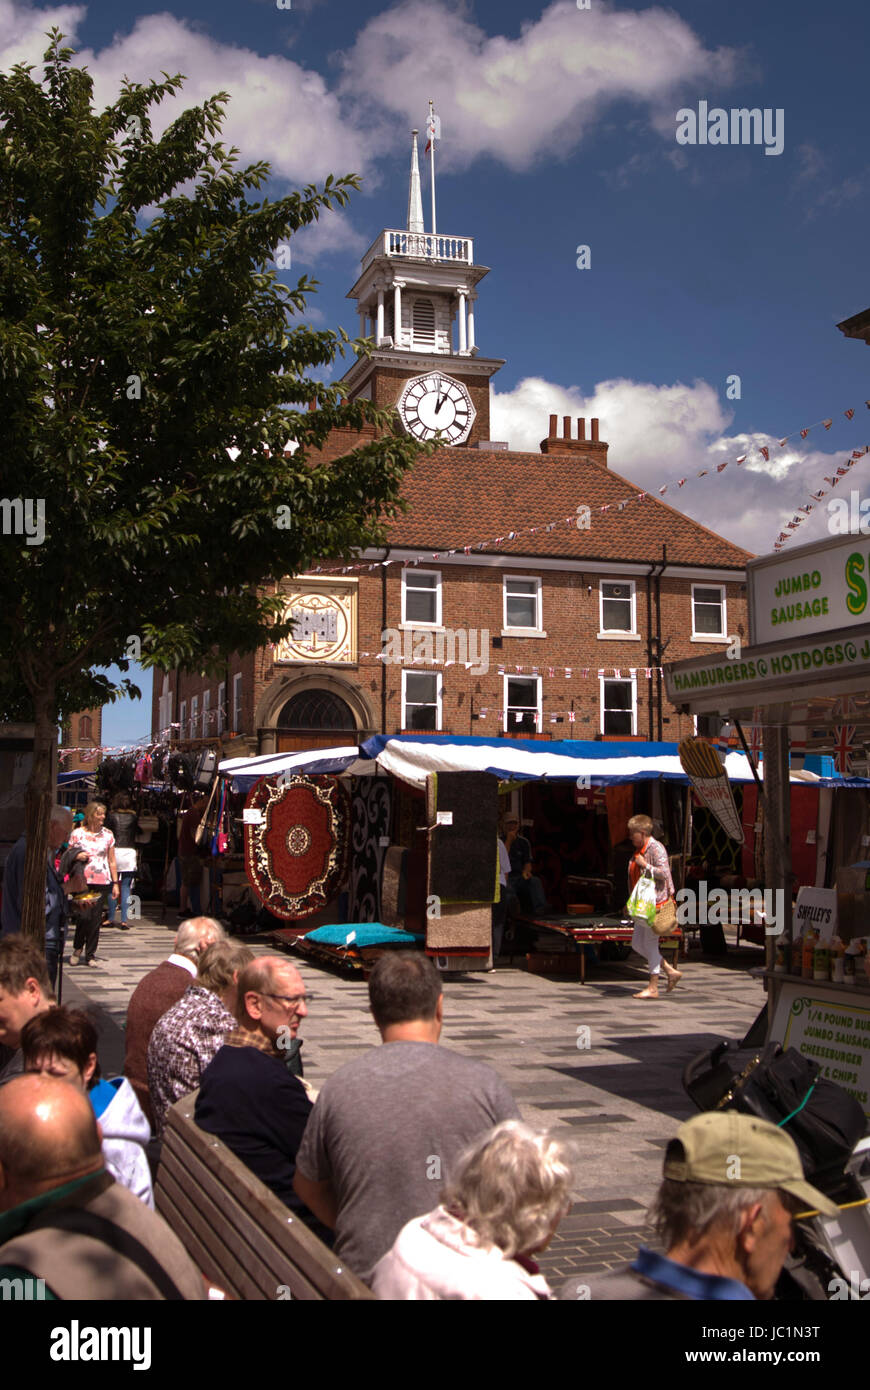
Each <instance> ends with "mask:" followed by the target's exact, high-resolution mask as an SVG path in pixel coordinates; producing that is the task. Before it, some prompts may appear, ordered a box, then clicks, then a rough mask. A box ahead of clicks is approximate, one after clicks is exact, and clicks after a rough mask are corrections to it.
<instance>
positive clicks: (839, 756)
mask: <svg viewBox="0 0 870 1390" xmlns="http://www.w3.org/2000/svg"><path fill="white" fill-rule="evenodd" d="M855 727H856V726H855V725H854V724H840V725H838V727H837V728H836V729H835V730H834V734H835V738H834V766H835V767H836V769H837V771H838V772H839V774H840V776H841V777H848V776H850V774H851V772H852V754H853V753H854V752H855V751H856V750H855V743H854V739H855Z"/></svg>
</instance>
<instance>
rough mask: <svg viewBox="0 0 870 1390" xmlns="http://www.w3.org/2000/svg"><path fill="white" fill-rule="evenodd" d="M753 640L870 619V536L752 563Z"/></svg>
mask: <svg viewBox="0 0 870 1390" xmlns="http://www.w3.org/2000/svg"><path fill="white" fill-rule="evenodd" d="M746 570H747V575H748V578H749V624H750V640H751V642H753V643H755V644H761V643H764V642H776V641H780V640H782V639H783V638H802V637H806V636H809V635H811V634H813V633H817V632H830V631H833V630H835V629H839V628H844V627H853V626H857V625H860V624H864V623H867V622H870V602H868V599H870V538H868V537H866V536H862V535H849V536H840V537H837V538H836V539H834V540H827V541H820V542H817V543H815V544H813V545H804V546H800V547H799V548H798V549H797V550H792V551H791V552H790V553H789V554H788V555H780V554H776V555H770V556H769V555H765V556H762V557H761V559H758V560H751V561H750V562H749V564H748V565H747V567H746Z"/></svg>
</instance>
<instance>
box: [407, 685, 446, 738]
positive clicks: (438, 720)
mask: <svg viewBox="0 0 870 1390" xmlns="http://www.w3.org/2000/svg"><path fill="white" fill-rule="evenodd" d="M408 676H433V677H434V679H435V707H436V713H435V728H434V729H432V730H428V729H421V730H420V733H440V732H441V728H442V722H443V721H442V710H443V699H444V677H443V676H442V675H441V672H440V671H402V728H403V729H410V727H411V725H410V724H409V723H408V681H407V677H408ZM412 704H413V707H414V708H415V709H419V708H421V706H420V705H419V704H418V703H417V702H416V701H413V702H412ZM424 708H430V707H429V706H425V707H424Z"/></svg>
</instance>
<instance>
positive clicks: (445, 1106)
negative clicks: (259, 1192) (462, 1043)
mask: <svg viewBox="0 0 870 1390" xmlns="http://www.w3.org/2000/svg"><path fill="white" fill-rule="evenodd" d="M369 999H370V1002H371V1009H372V1014H373V1015H374V1020H375V1023H376V1024H377V1026H378V1029H379V1031H380V1034H381V1038H382V1040H383V1041H382V1045H381V1046H380V1047H375V1048H372V1050H371V1051H370V1052H367V1053H366V1054H365V1055H364V1056H362V1057H358V1058H356V1059H355V1060H354V1061H352V1062H348V1063H346V1065H345V1066H343V1067H340V1068H339V1069H338V1071H337V1072H335V1073H334V1075H333V1076H331V1077H330V1078H329V1080H328V1081H327V1082H326V1084H325V1086H324V1087H323V1089H322V1091H321V1092H320V1095H319V1097H318V1100H317V1103H316V1104H315V1106H314V1109H313V1110H312V1112H311V1116H310V1118H309V1120H308V1124H307V1126H306V1129H305V1134H304V1135H303V1138H302V1143H301V1145H300V1148H299V1151H298V1153H297V1155H296V1176H295V1179H294V1187H295V1189H296V1192H297V1193H298V1195H299V1197H300V1198H301V1199H302V1201H303V1202H304V1203H305V1205H306V1206H307V1207H309V1208H310V1210H311V1211H313V1212H314V1213H315V1215H316V1216H318V1217H319V1218H320V1220H321V1221H323V1222H324V1224H325V1225H327V1226H330V1227H332V1229H333V1230H334V1231H335V1235H336V1239H335V1253H336V1254H337V1255H338V1256H340V1258H341V1259H342V1260H343V1261H344V1262H345V1263H346V1264H347V1265H348V1266H349V1268H350V1269H352V1270H353V1271H354V1273H356V1274H358V1275H360V1277H361V1278H363V1279H365V1278H367V1277H368V1276H369V1274H370V1273H371V1271H372V1269H373V1268H374V1266H375V1265H376V1264H377V1262H378V1260H379V1259H380V1258H381V1256H382V1255H384V1254H386V1252H387V1251H388V1250H389V1249H390V1246H391V1245H392V1244H393V1241H394V1240H395V1238H396V1236H397V1235H398V1234H399V1231H400V1230H401V1229H402V1227H403V1226H404V1225H405V1224H406V1222H408V1221H412V1220H413V1219H414V1217H415V1216H422V1215H423V1214H424V1213H425V1212H427V1211H431V1209H432V1208H433V1207H434V1206H437V1204H438V1198H439V1194H440V1192H441V1186H442V1183H443V1181H444V1180H445V1179H446V1178H447V1176H448V1173H449V1171H450V1166H451V1164H452V1163H453V1162H454V1161H455V1159H456V1158H458V1156H459V1154H460V1153H461V1152H462V1150H463V1149H464V1148H466V1147H467V1145H469V1144H471V1143H473V1142H474V1141H475V1140H476V1139H479V1138H480V1137H481V1136H482V1135H484V1134H486V1133H487V1132H488V1131H489V1130H490V1129H492V1128H493V1127H494V1126H495V1125H497V1124H499V1123H500V1122H501V1121H502V1120H513V1119H518V1118H519V1111H518V1110H517V1107H516V1104H515V1102H514V1099H513V1097H512V1096H511V1093H510V1091H509V1090H508V1088H507V1086H506V1085H505V1083H504V1082H503V1081H502V1079H501V1077H500V1076H499V1075H498V1074H497V1073H496V1072H495V1071H493V1070H492V1068H491V1067H488V1066H485V1065H484V1063H482V1062H472V1061H469V1060H468V1058H466V1057H461V1056H460V1055H459V1054H458V1053H456V1052H450V1051H449V1050H448V1049H447V1048H445V1047H439V1046H438V1039H439V1037H440V1034H441V1024H442V1019H443V995H442V993H441V977H440V976H439V974H438V971H437V970H436V969H435V967H434V965H433V964H432V962H431V961H430V960H429V959H428V957H426V956H425V955H423V954H422V952H421V953H419V954H418V953H417V952H414V951H396V952H390V953H389V954H386V955H383V956H381V958H380V960H378V962H377V963H376V965H375V967H374V969H373V970H372V973H371V977H370V979H369Z"/></svg>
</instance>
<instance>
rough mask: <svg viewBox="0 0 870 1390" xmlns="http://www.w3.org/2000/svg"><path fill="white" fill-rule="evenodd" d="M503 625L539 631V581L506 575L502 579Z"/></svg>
mask: <svg viewBox="0 0 870 1390" xmlns="http://www.w3.org/2000/svg"><path fill="white" fill-rule="evenodd" d="M504 625H505V627H506V628H512V627H516V628H522V629H524V630H525V631H529V632H540V630H541V581H540V579H523V578H522V577H521V576H520V575H516V574H506V575H505V578H504Z"/></svg>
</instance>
